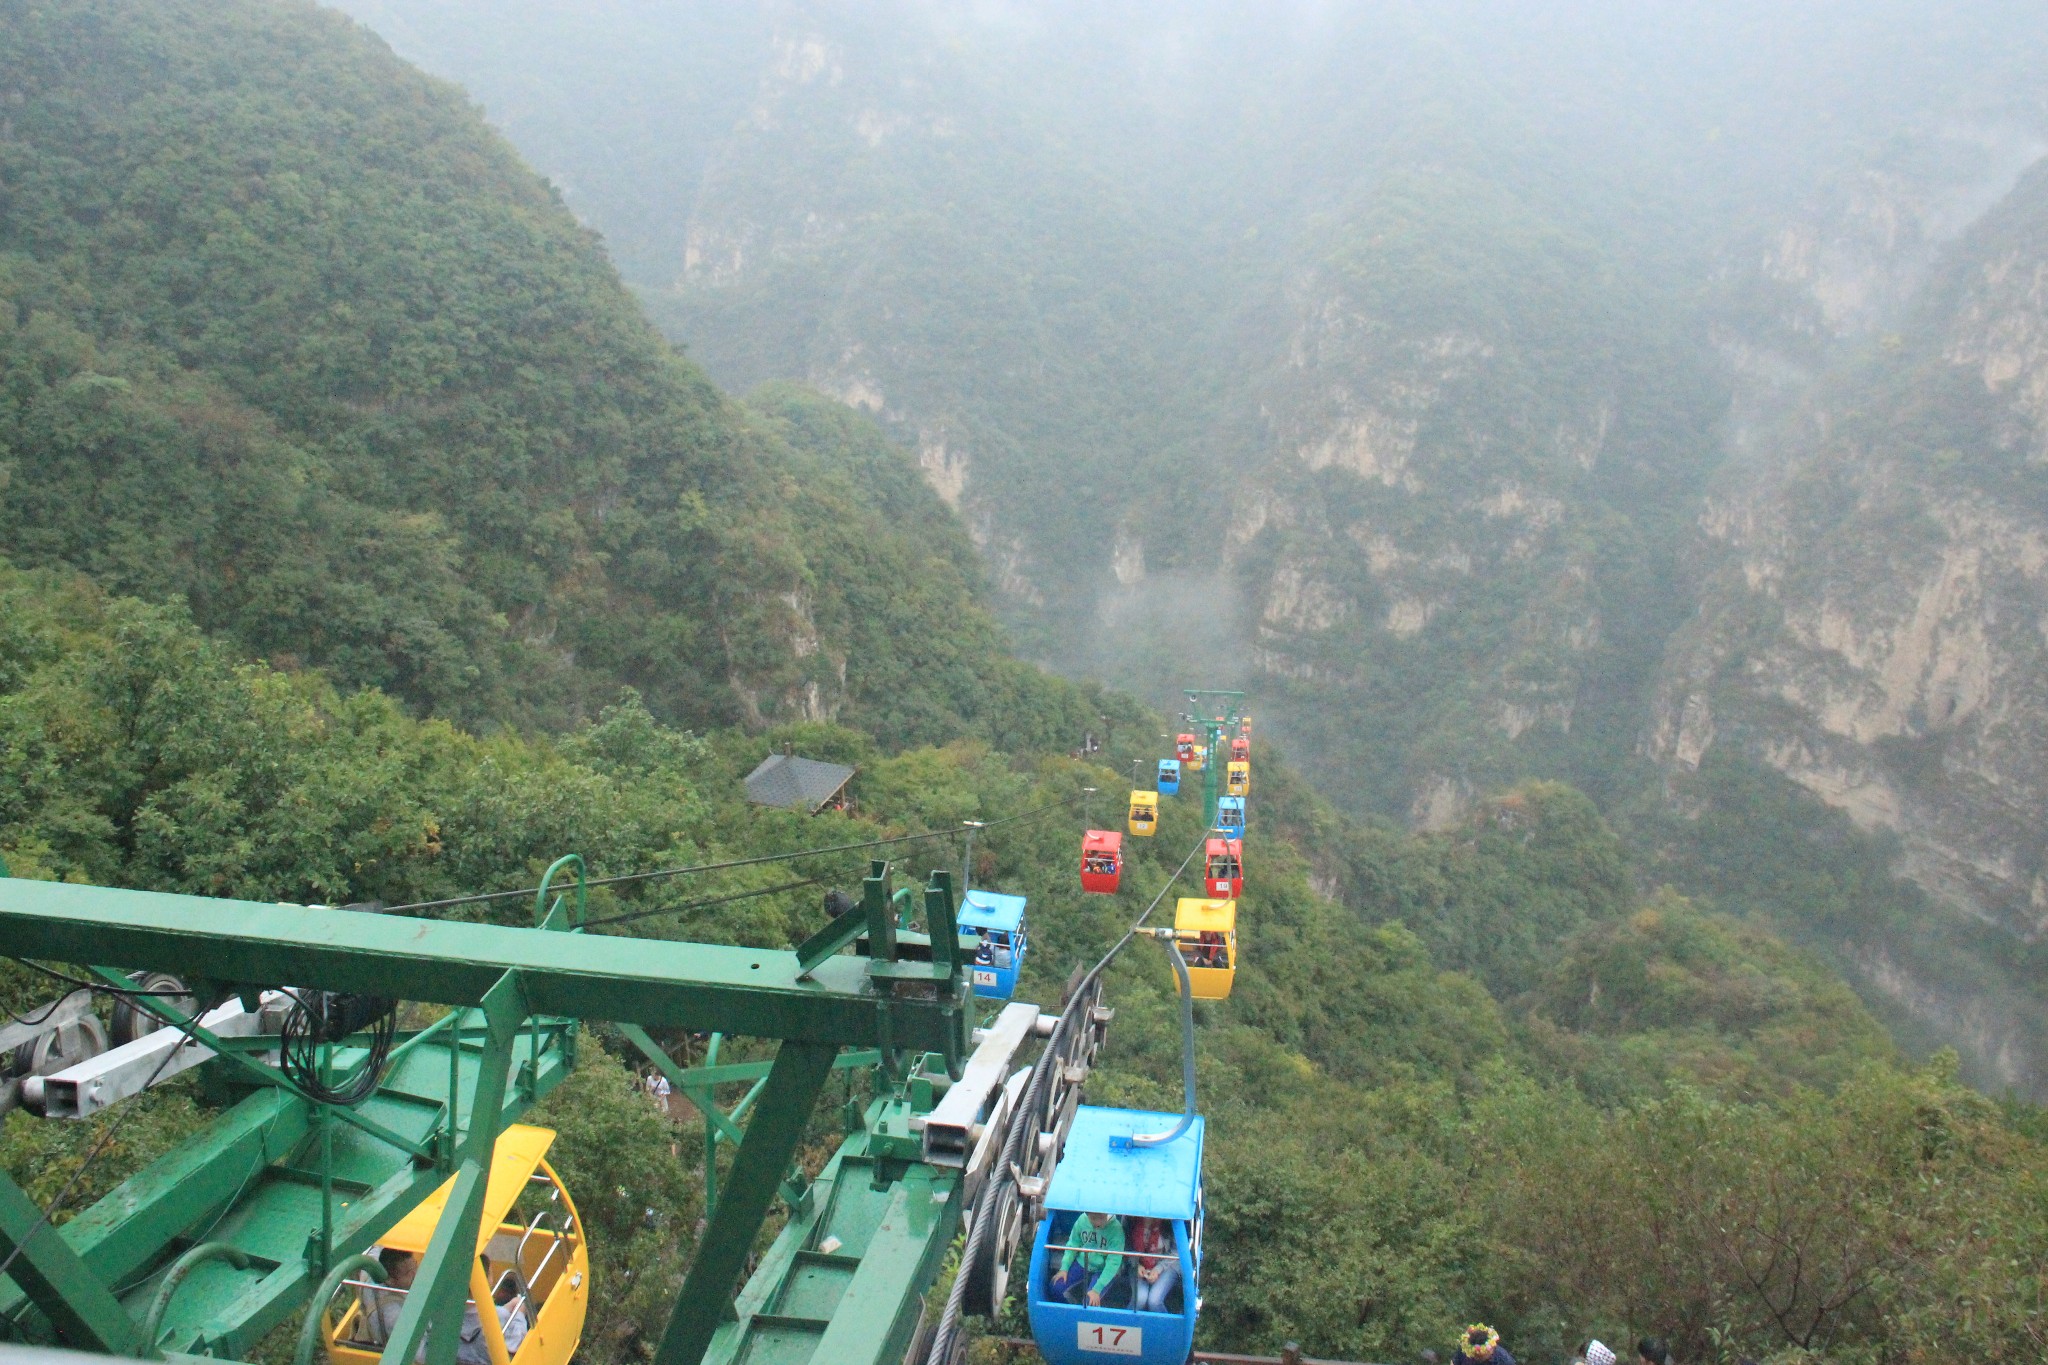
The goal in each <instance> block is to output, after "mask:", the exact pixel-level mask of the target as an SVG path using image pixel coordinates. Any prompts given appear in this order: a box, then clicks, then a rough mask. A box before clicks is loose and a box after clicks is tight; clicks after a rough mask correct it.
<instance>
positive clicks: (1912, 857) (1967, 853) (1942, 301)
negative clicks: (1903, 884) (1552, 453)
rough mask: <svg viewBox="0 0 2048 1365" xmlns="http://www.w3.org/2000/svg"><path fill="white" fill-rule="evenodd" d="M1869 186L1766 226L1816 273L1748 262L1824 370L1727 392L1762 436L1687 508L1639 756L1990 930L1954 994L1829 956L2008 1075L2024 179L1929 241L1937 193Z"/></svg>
mask: <svg viewBox="0 0 2048 1365" xmlns="http://www.w3.org/2000/svg"><path fill="white" fill-rule="evenodd" d="M1881 188H1882V186H1881V185H1880V184H1879V183H1878V182H1875V181H1871V182H1866V184H1865V186H1864V187H1863V190H1862V192H1859V194H1857V195H1854V196H1850V197H1849V198H1848V200H1847V202H1846V204H1845V206H1844V207H1845V209H1846V218H1847V222H1846V225H1845V224H1844V222H1843V220H1842V219H1841V218H1839V217H1838V218H1837V220H1836V223H1835V225H1834V230H1833V231H1830V229H1829V228H1828V227H1827V226H1825V225H1824V224H1808V225H1803V226H1802V227H1799V228H1795V229H1793V230H1791V231H1788V232H1787V233H1786V234H1785V237H1784V239H1783V241H1785V242H1790V243H1800V242H1805V243H1813V242H1819V241H1827V240H1832V241H1834V242H1835V243H1836V246H1835V248H1832V260H1831V261H1830V262H1827V263H1823V261H1822V258H1823V257H1825V256H1827V255H1829V252H1827V251H1821V250H1818V249H1816V250H1804V249H1803V248H1802V249H1801V250H1800V251H1795V252H1788V251H1786V250H1782V249H1780V250H1774V251H1773V252H1772V253H1771V254H1770V255H1768V256H1767V257H1766V258H1765V259H1766V269H1767V271H1769V272H1773V273H1775V274H1776V275H1777V276H1778V278H1779V281H1780V282H1781V283H1787V284H1790V285H1792V286H1794V290H1793V293H1792V296H1791V297H1792V299H1793V301H1794V304H1795V305H1803V307H1802V306H1795V307H1792V308H1790V309H1788V311H1787V314H1786V317H1787V318H1788V319H1789V320H1791V322H1792V323H1793V324H1794V325H1792V326H1788V327H1787V328H1786V331H1785V333H1781V334H1780V342H1781V344H1782V340H1783V337H1784V336H1785V335H1786V334H1795V335H1796V334H1798V333H1799V332H1800V331H1801V330H1802V329H1803V330H1804V333H1805V336H1806V338H1807V354H1806V356H1805V358H1804V359H1805V360H1806V361H1807V362H1808V363H1811V362H1812V361H1813V360H1814V359H1816V358H1818V359H1819V361H1820V362H1821V368H1820V369H1819V371H1818V377H1816V378H1813V379H1812V380H1811V382H1810V383H1808V384H1806V385H1804V386H1801V385H1799V384H1790V385H1787V384H1784V383H1782V382H1776V383H1775V390H1774V392H1773V393H1772V394H1770V395H1766V396H1758V395H1759V394H1761V393H1762V392H1763V390H1764V389H1765V387H1766V383H1765V381H1762V380H1757V381H1755V382H1753V383H1752V385H1751V394H1752V398H1753V399H1754V402H1753V404H1752V407H1753V410H1754V411H1755V412H1756V413H1758V414H1762V415H1761V416H1759V418H1758V425H1759V430H1758V431H1757V432H1756V433H1754V434H1752V435H1751V436H1750V438H1749V440H1748V444H1747V448H1745V449H1741V450H1738V452H1737V454H1736V458H1734V459H1733V460H1731V462H1730V464H1729V466H1728V467H1727V468H1726V469H1725V470H1724V471H1723V472H1722V474H1721V476H1720V477H1719V479H1718V480H1717V485H1716V487H1715V488H1714V489H1713V491H1712V492H1711V493H1710V494H1709V496H1708V497H1707V498H1706V499H1705V500H1704V503H1703V505H1702V508H1701V511H1700V515H1699V518H1698V522H1697V527H1698V536H1699V546H1698V552H1697V565H1698V569H1699V574H1700V577H1701V579H1702V581H1703V587H1702V589H1701V596H1700V601H1701V608H1700V613H1699V615H1698V616H1697V618H1696V619H1695V620H1694V621H1692V622H1691V623H1689V624H1688V625H1687V627H1686V628H1685V629H1683V630H1682V631H1681V632H1679V634H1678V635H1677V636H1676V637H1675V638H1674V640H1673V643H1672V647H1671V650H1670V653H1669V656H1668V659H1667V663H1666V666H1665V670H1664V673H1663V677H1662V679H1661V682H1660V686H1659V689H1658V693H1657V697H1656V700H1655V703H1654V706H1653V710H1652V715H1651V718H1650V724H1649V727H1648V729H1647V732H1646V738H1645V744H1646V748H1647V750H1648V752H1649V753H1650V754H1651V755H1652V756H1654V757H1655V758H1657V759H1658V760H1659V761H1661V762H1663V763H1665V764H1666V765H1667V766H1668V768H1669V769H1670V770H1671V771H1673V773H1674V774H1676V775H1678V777H1679V780H1680V790H1682V788H1683V775H1684V774H1686V773H1688V772H1691V771H1694V770H1696V769H1697V768H1698V767H1699V766H1700V764H1701V763H1702V762H1703V761H1704V760H1705V759H1706V758H1707V757H1708V756H1709V755H1710V754H1711V753H1712V752H1714V751H1715V750H1716V749H1717V748H1726V749H1732V750H1734V751H1736V752H1739V753H1740V754H1741V755H1743V756H1744V757H1746V758H1748V759H1751V760H1755V761H1761V762H1762V763H1765V764H1768V765H1769V766H1770V767H1771V768H1773V769H1775V770H1777V771H1778V772H1780V773H1782V774H1783V775H1784V776H1786V777H1787V778H1789V779H1791V780H1792V781H1793V782H1795V783H1797V784H1799V785H1800V786H1801V787H1803V788H1805V789H1806V790H1808V791H1810V792H1812V793H1813V794H1814V795H1816V796H1818V797H1819V798H1820V799H1821V800H1823V801H1825V802H1827V803H1828V804H1829V805H1832V806H1835V807H1837V808H1838V809H1840V810H1842V811H1844V812H1845V813H1847V814H1848V815H1849V816H1850V817H1851V818H1852V819H1853V820H1854V821H1855V822H1856V823H1857V824H1858V825H1860V826H1862V827H1864V828H1866V829H1872V830H1880V831H1884V832H1888V833H1890V834H1892V835H1895V836H1896V837H1897V840H1898V849H1899V857H1898V869H1899V870H1900V871H1901V872H1903V873H1904V874H1906V875H1907V876H1909V877H1911V878H1912V879H1913V880H1914V881H1915V882H1917V883H1918V884H1919V885H1921V886H1922V887H1924V888H1925V889H1926V890H1927V891H1928V892H1929V893H1930V895H1931V897H1932V898H1933V900H1934V902H1935V903H1936V904H1937V905H1938V906H1940V907H1942V909H1943V910H1944V911H1945V912H1947V913H1948V914H1951V915H1953V916H1956V917H1958V923H1959V928H1958V930H1957V932H1958V933H1966V932H1967V926H1968V925H1969V924H1971V923H1975V924H1980V925H1984V926H1990V927H1991V928H1994V929H1995V930H1997V931H1998V935H1999V937H1995V938H1993V939H1991V940H1990V942H1991V943H1992V945H1993V947H1992V949H1991V951H1990V953H1989V957H1990V958H1991V959H1993V961H1991V962H1988V963H1987V964H1986V971H1987V979H1986V980H1985V981H1983V982H1981V983H1979V984H1980V985H1981V986H1982V989H1979V990H1976V991H1970V990H1963V991H1957V990H1955V989H1953V985H1954V983H1953V982H1950V983H1942V982H1939V981H1936V980H1933V979H1932V978H1931V977H1930V976H1929V974H1928V971H1927V970H1926V964H1925V963H1919V962H1915V961H1914V960H1912V958H1911V956H1910V955H1902V954H1901V952H1900V951H1899V949H1898V946H1897V945H1896V944H1892V943H1889V942H1887V941H1885V940H1884V938H1883V936H1882V935H1881V934H1877V933H1875V932H1873V934H1872V935H1871V936H1869V937H1861V938H1856V939H1855V940H1854V941H1851V942H1848V943H1845V944H1843V945H1841V946H1842V947H1843V949H1844V950H1845V952H1846V954H1847V956H1848V957H1849V958H1850V959H1851V960H1852V962H1854V963H1855V964H1857V965H1859V966H1860V967H1861V969H1862V974H1863V976H1864V978H1865V982H1866V984H1867V985H1869V986H1871V987H1873V988H1874V989H1876V990H1877V991H1878V992H1880V993H1881V994H1884V995H1886V996H1888V997H1890V998H1891V999H1892V1000H1893V1001H1894V1002H1895V1003H1896V1004H1897V1005H1898V1006H1899V1007H1901V1008H1902V1009H1905V1010H1906V1011H1908V1012H1910V1013H1913V1014H1915V1015H1916V1016H1918V1017H1920V1018H1922V1019H1923V1020H1925V1021H1927V1022H1929V1023H1931V1024H1935V1025H1937V1026H1939V1027H1940V1028H1941V1029H1942V1031H1943V1032H1944V1033H1946V1034H1948V1035H1949V1036H1952V1037H1955V1038H1956V1039H1957V1041H1959V1042H1962V1043H1963V1044H1965V1045H1966V1046H1967V1047H1968V1048H1969V1050H1970V1051H1972V1052H1973V1053H1974V1054H1975V1057H1976V1060H1977V1061H1978V1063H1979V1064H1980V1066H1981V1067H1982V1068H1983V1069H1984V1070H1985V1071H1986V1072H1987V1073H1988V1074H1989V1075H1990V1076H1991V1077H1992V1078H1994V1079H1998V1080H2002V1081H2005V1082H2007V1083H2010V1084H2024V1083H2028V1082H2029V1081H2030V1080H2035V1079H2037V1078H2038V1077H2039V1076H2040V1075H2041V1074H2042V1072H2043V1069H2044V1068H2043V1063H2044V1061H2048V1048H2044V1046H2043V1044H2044V1041H2048V1030H2044V1028H2043V1021H2042V1020H2041V1019H2040V1017H2039V1015H2038V1006H2037V1005H2033V1006H2026V1007H2019V1008H2012V1009H2007V1008H1990V1009H1987V1008H1986V1006H1987V1003H1988V1002H1991V1001H1993V1000H1996V999H1998V998H1999V997H2000V995H2001V991H2000V989H1999V987H2000V983H1999V982H1997V981H1995V980H1992V979H1990V978H1992V977H1996V976H1997V975H1999V974H2000V972H1999V970H1998V969H1999V967H2000V966H2001V965H2002V964H2001V963H2000V962H1998V961H1997V959H2004V958H2017V957H2019V956H2021V955H2022V954H2023V953H2024V949H2023V947H2022V945H2029V944H2033V943H2036V942H2039V941H2041V940H2042V939H2043V937H2044V936H2048V829H2044V825H2043V821H2042V815H2041V813H2042V810H2043V806H2044V799H2048V477H2044V475H2048V169H2043V168H2037V169H2036V170H2034V171H2033V172H2030V173H2028V174H2027V175H2025V176H2024V177H2022V178H2021V179H2020V180H2019V183H2018V184H2017V186H2016V187H2015V188H2014V189H2012V191H2011V192H2010V193H2009V194H2007V195H2005V196H2004V197H2003V198H2002V199H2001V200H2000V202H1999V203H1998V204H1997V206H1996V207H1995V208H1993V209H1992V210H1991V211H1990V212H1989V213H1988V214H1987V215H1985V216H1984V217H1983V218H1982V220H1981V221H1979V222H1977V223H1976V224H1975V226H1973V227H1971V228H1970V229H1969V230H1968V231H1967V232H1966V233H1963V234H1962V235H1961V236H1960V237H1959V238H1956V239H1954V240H1952V242H1950V243H1949V244H1947V249H1946V251H1945V252H1939V253H1937V252H1936V251H1934V250H1932V249H1930V246H1929V239H1930V237H1932V236H1933V235H1934V232H1933V231H1930V225H1937V226H1938V224H1939V222H1940V220H1941V218H1942V217H1943V214H1944V210H1943V209H1942V207H1941V206H1940V204H1939V201H1938V197H1937V196H1931V195H1929V194H1928V193H1926V191H1925V188H1924V186H1923V187H1922V189H1921V191H1920V192H1919V193H1917V194H1915V195H1901V196H1898V197H1896V198H1894V199H1893V200H1892V201H1890V202H1884V201H1882V200H1881V198H1880V197H1878V196H1877V193H1876V192H1877V190H1878V189H1881ZM1954 197H1955V196H1953V195H1952V196H1951V198H1954ZM1874 222H1877V223H1884V224H1886V225H1887V228H1886V231H1885V232H1884V233H1882V234H1872V233H1869V232H1867V231H1862V230H1861V229H1860V228H1859V227H1858V225H1859V224H1860V225H1862V228H1868V226H1869V225H1870V224H1872V223H1874ZM1858 243H1860V244H1861V245H1860V247H1859V246H1858V245H1857V244H1858ZM1845 244H1847V245H1845ZM1936 245H1939V243H1936ZM1794 256H1798V257H1799V258H1800V260H1801V261H1803V264H1800V265H1798V267H1797V268H1796V269H1795V268H1793V262H1792V258H1793V257H1794ZM1923 278H1924V280H1925V283H1924V284H1921V283H1920V281H1921V280H1922V279H1923ZM1916 285H1919V287H1918V288H1917V289H1916V288H1915V286H1916ZM1794 345H1797V343H1794ZM1791 349H1793V348H1792V347H1790V346H1787V347H1785V350H1788V351H1789V350H1791ZM1765 350H1766V348H1765V346H1762V345H1757V346H1753V347H1752V349H1751V351H1750V355H1752V356H1756V355H1762V354H1764V353H1765ZM1782 354H1783V353H1782V352H1781V357H1782ZM1785 363H1786V364H1787V365H1789V364H1790V363H1791V362H1789V361H1787V362H1785ZM1767 368H1768V367H1766V366H1763V365H1761V364H1752V365H1751V366H1750V367H1749V372H1750V373H1751V374H1752V375H1757V374H1761V373H1763V372H1764V371H1765V370H1766V369H1767ZM1778 373H1780V374H1782V368H1781V370H1780V371H1779V372H1778ZM1773 407H1775V408H1776V409H1777V414H1776V415H1775V416H1774V415H1771V410H1772V409H1773ZM2000 938H2002V939H2003V941H2004V942H2005V943H2007V944H2010V945H2011V950H2010V952H2006V951H2001V950H1998V949H1997V948H1996V946H1995V945H1996V944H1997V942H1999V941H2000ZM2005 984H2013V983H2005Z"/></svg>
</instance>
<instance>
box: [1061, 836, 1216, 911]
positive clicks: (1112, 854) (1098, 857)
mask: <svg viewBox="0 0 2048 1365" xmlns="http://www.w3.org/2000/svg"><path fill="white" fill-rule="evenodd" d="M1211 842H1212V843H1213V842H1214V840H1211ZM1123 878H1124V836H1123V832H1122V831H1121V830H1114V829H1091V830H1089V831H1088V832H1087V833H1086V834H1084V835H1082V836H1081V889H1082V890H1083V891H1094V892H1097V893H1099V894H1101V895H1104V896H1110V895H1114V894H1116V889H1117V887H1118V886H1119V885H1120V884H1121V883H1122V882H1123Z"/></svg>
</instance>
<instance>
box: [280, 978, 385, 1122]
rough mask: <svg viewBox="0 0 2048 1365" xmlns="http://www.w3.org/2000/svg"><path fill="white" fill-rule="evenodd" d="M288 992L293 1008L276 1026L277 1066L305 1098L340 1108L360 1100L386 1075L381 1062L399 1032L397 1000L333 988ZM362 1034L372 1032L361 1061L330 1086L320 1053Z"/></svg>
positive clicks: (371, 1091)
mask: <svg viewBox="0 0 2048 1365" xmlns="http://www.w3.org/2000/svg"><path fill="white" fill-rule="evenodd" d="M288 994H289V995H290V996H291V997H292V1007H291V1009H290V1010H288V1011H287V1012H286V1013H285V1017H284V1024H283V1027H282V1028H281V1029H280V1030H279V1036H278V1054H277V1062H278V1070H280V1071H282V1072H284V1074H285V1075H286V1076H287V1077H288V1078H290V1080H291V1082H292V1084H294V1085H296V1086H297V1087H298V1088H299V1089H300V1090H301V1091H303V1092H304V1093H305V1095H306V1097H307V1098H308V1099H313V1100H318V1101H319V1102H320V1103H322V1104H335V1105H341V1106H342V1107H344V1108H353V1107H354V1106H356V1105H358V1104H361V1103H362V1102H363V1101H364V1100H366V1099H368V1098H369V1097H370V1096H371V1095H372V1094H374V1093H375V1092H376V1089H377V1084H378V1082H380V1081H381V1080H383V1079H384V1065H385V1063H386V1062H387V1061H389V1060H390V1057H391V1044H392V1041H393V1040H394V1039H395V1038H396V1037H397V1032H398V1020H397V1010H398V1002H397V1001H395V1000H385V999H380V998H377V997H372V996H362V995H340V994H337V993H334V992H331V991H315V992H311V993H310V994H311V998H310V999H309V998H308V993H305V992H300V991H291V992H288ZM364 1032H366V1033H368V1034H369V1035H370V1036H369V1040H368V1042H367V1043H366V1044H365V1046H366V1047H367V1049H368V1055H367V1056H366V1057H365V1058H364V1059H363V1064H362V1065H361V1066H360V1067H358V1068H357V1069H356V1072H355V1074H354V1075H352V1076H350V1077H349V1079H348V1080H346V1081H344V1082H343V1083H342V1084H340V1085H334V1084H331V1083H330V1082H329V1081H328V1079H327V1073H326V1067H325V1066H324V1065H323V1061H324V1060H325V1059H324V1058H323V1057H322V1055H321V1054H322V1053H323V1052H324V1051H325V1050H326V1049H327V1048H328V1046H329V1045H331V1044H334V1043H339V1042H342V1041H343V1040H345V1039H347V1038H350V1037H352V1036H354V1035H355V1034H357V1033H364Z"/></svg>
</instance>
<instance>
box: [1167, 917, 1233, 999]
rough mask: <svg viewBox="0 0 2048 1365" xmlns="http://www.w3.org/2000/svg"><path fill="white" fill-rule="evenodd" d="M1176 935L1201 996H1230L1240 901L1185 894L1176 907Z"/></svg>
mask: <svg viewBox="0 0 2048 1365" xmlns="http://www.w3.org/2000/svg"><path fill="white" fill-rule="evenodd" d="M1173 936H1174V939H1175V940H1176V941H1177V942H1178V943H1179V944H1180V953H1181V956H1182V957H1184V958H1186V959H1187V963H1188V989H1189V990H1190V992H1192V994H1193V995H1194V997H1195V999H1197V1000H1228V999H1229V998H1230V986H1231V983H1232V982H1233V981H1235V980H1237V902H1236V901H1234V900H1232V901H1212V900H1202V899H1199V898H1197V897H1194V896H1183V897H1181V899H1180V900H1179V902H1177V903H1176V904H1175V905H1174V907H1173Z"/></svg>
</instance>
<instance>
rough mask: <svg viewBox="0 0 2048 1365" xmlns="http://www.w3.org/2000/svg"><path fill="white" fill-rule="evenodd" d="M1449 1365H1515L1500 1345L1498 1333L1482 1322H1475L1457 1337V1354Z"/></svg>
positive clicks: (1505, 1348)
mask: <svg viewBox="0 0 2048 1365" xmlns="http://www.w3.org/2000/svg"><path fill="white" fill-rule="evenodd" d="M1451 1365H1515V1358H1514V1357H1513V1356H1511V1355H1509V1354H1508V1348H1507V1347H1505V1346H1503V1345H1501V1344H1500V1333H1498V1332H1496V1331H1494V1330H1493V1329H1492V1328H1491V1327H1488V1326H1487V1325H1486V1324H1485V1323H1483V1322H1475V1323H1473V1324H1472V1325H1471V1326H1470V1327H1467V1328H1466V1329H1465V1330H1464V1331H1463V1332H1461V1333H1459V1335H1458V1352H1457V1354H1456V1355H1454V1356H1452V1357H1451Z"/></svg>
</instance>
